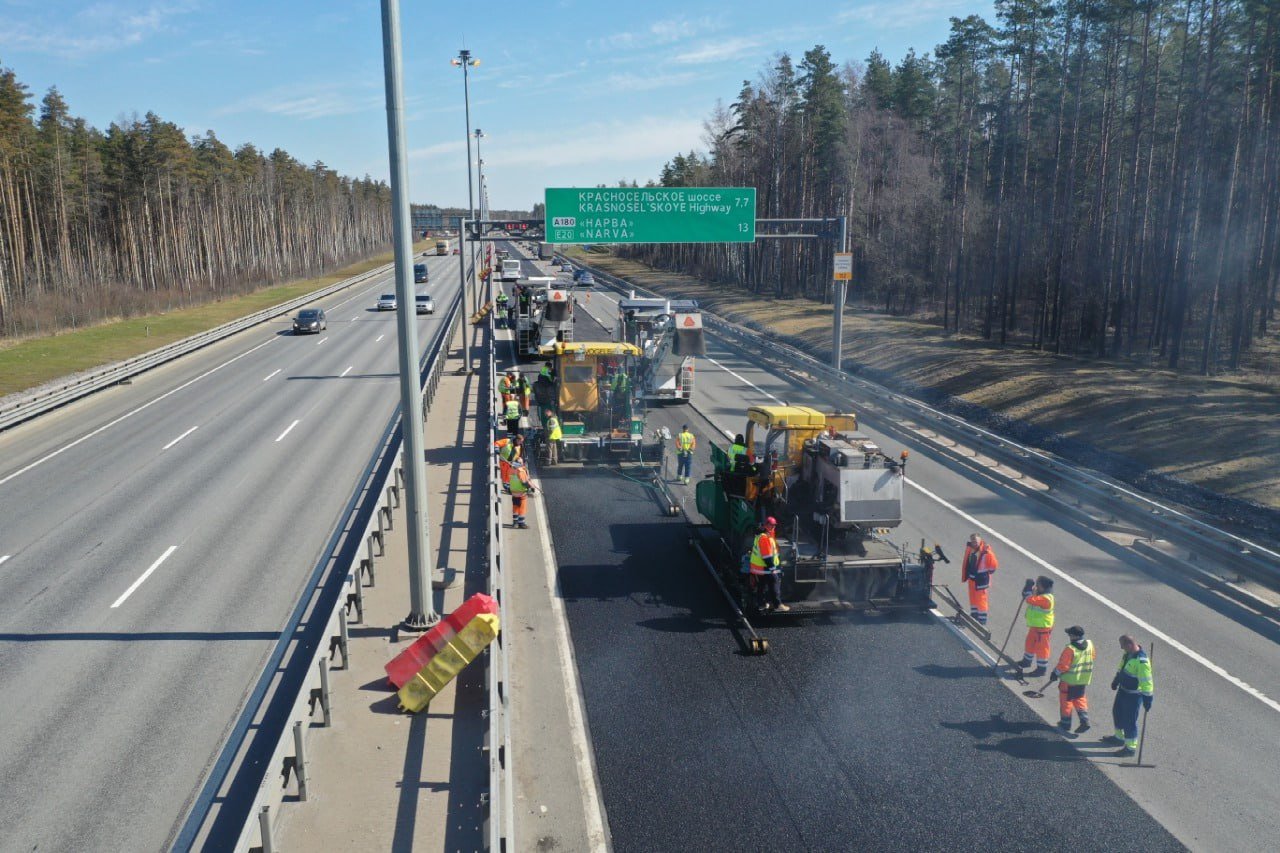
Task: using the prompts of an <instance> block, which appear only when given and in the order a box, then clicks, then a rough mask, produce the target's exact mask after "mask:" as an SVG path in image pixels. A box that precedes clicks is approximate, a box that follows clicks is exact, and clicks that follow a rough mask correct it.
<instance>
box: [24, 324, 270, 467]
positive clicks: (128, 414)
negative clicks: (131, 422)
mask: <svg viewBox="0 0 1280 853" xmlns="http://www.w3.org/2000/svg"><path fill="white" fill-rule="evenodd" d="M272 340H274V338H272V339H271V340H266V341H263V342H262V343H260V344H258V345H257V346H256V347H254V348H253V349H249V350H245V351H244V352H242V353H240V354H239V355H238V356H236V357H235V358H229V359H227V360H226V361H224V362H222V364H219V365H218V366H217V367H213V368H210V369H209V370H206V371H205V372H204V373H201V374H200V375H199V376H197V377H195V378H194V379H188V380H187V381H186V382H183V383H182V384H181V385H179V386H178V387H177V388H174V389H172V390H170V391H166V392H164V393H163V394H161V395H160V396H159V397H156V398H155V399H154V400H149V401H147V402H146V403H143V404H142V405H141V406H139V407H138V408H136V409H134V410H132V411H129V412H125V413H124V414H123V415H121V416H120V417H118V418H116V419H115V420H114V421H109V422H107V423H105V424H103V425H102V426H100V427H98V428H97V429H95V430H94V431H93V432H90V433H86V434H84V435H82V436H80V437H79V438H77V439H76V440H75V441H73V442H71V443H70V444H64V445H63V446H62V447H59V448H58V449H57V450H55V451H53V452H52V453H47V454H45V455H44V456H41V457H40V458H39V459H37V460H36V461H34V462H32V463H30V464H28V465H26V466H24V467H22V468H19V469H18V470H17V471H14V472H13V473H12V474H10V475H9V476H7V477H5V478H4V479H0V486H3V485H4V484H5V483H7V482H9V481H10V480H12V479H13V478H14V477H17V476H18V475H19V474H25V473H27V472H28V471H30V470H31V469H32V468H34V467H36V466H37V465H42V464H44V463H45V462H48V461H49V460H50V459H52V458H53V457H55V456H58V455H60V454H62V453H64V452H66V451H68V450H70V449H71V448H73V447H75V446H76V445H77V444H80V443H81V442H84V441H88V440H89V439H91V438H93V437H94V436H95V435H97V434H98V433H100V432H103V431H105V430H107V429H110V428H111V427H113V426H115V425H116V424H118V423H120V422H121V421H123V420H125V419H126V418H131V417H133V416H134V415H136V414H137V413H138V412H141V411H142V410H143V409H147V408H150V407H151V406H154V405H155V404H156V403H159V402H160V401H161V400H163V399H164V398H165V397H168V396H169V395H170V394H177V393H178V392H179V391H181V390H182V389H183V388H186V387H188V386H189V385H194V384H195V383H197V382H199V381H200V380H201V379H204V378H205V377H206V376H208V375H209V374H211V373H214V372H216V371H219V370H221V369H222V368H224V367H226V366H227V365H228V364H231V363H232V362H233V361H239V360H240V359H242V358H244V357H245V356H246V355H248V354H249V353H251V352H254V351H256V350H260V349H262V348H263V347H265V346H266V345H267V344H269V343H271V342H272Z"/></svg>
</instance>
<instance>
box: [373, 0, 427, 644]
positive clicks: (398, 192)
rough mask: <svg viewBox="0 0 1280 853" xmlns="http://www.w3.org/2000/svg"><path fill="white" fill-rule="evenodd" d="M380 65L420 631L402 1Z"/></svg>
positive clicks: (418, 438)
mask: <svg viewBox="0 0 1280 853" xmlns="http://www.w3.org/2000/svg"><path fill="white" fill-rule="evenodd" d="M382 62H383V70H384V72H385V75H386V88H387V149H388V153H389V156H390V161H391V214H392V215H391V224H392V237H393V242H394V250H395V276H396V331H397V333H398V334H397V335H396V339H397V343H398V350H399V356H400V430H401V433H402V434H403V437H404V479H405V512H406V514H407V516H408V533H409V536H408V539H409V615H408V616H406V617H405V620H404V623H403V625H404V627H405V628H406V629H407V630H411V631H423V630H426V629H427V628H429V627H431V626H432V625H434V624H435V623H436V622H438V621H440V616H439V614H437V613H436V611H435V607H434V606H433V604H432V599H431V583H430V580H431V576H430V569H429V568H428V560H427V557H428V555H429V554H430V552H431V538H430V535H429V534H428V532H427V523H428V522H427V471H426V459H425V457H424V456H423V449H424V441H423V431H422V421H423V418H424V416H425V414H426V413H425V412H424V411H423V408H422V386H421V385H420V384H419V377H418V316H417V302H416V300H415V299H414V290H413V279H412V278H411V275H412V271H413V233H412V232H411V231H410V225H409V192H408V189H409V188H408V185H407V184H408V175H409V168H408V162H407V159H406V156H405V150H406V145H405V136H404V124H403V121H402V118H403V114H404V87H403V85H402V80H401V62H400V2H399V0H382Z"/></svg>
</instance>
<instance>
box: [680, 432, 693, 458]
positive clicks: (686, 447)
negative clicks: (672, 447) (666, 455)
mask: <svg viewBox="0 0 1280 853" xmlns="http://www.w3.org/2000/svg"><path fill="white" fill-rule="evenodd" d="M697 443H698V442H697V440H696V439H695V438H694V437H693V433H691V432H689V431H688V430H685V431H684V432H682V433H680V434H679V435H678V436H676V449H677V450H678V451H679V452H680V455H681V456H688V455H689V454H690V453H692V452H693V448H694V446H695V445H696V444H697Z"/></svg>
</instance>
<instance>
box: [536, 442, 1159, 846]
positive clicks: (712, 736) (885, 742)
mask: <svg viewBox="0 0 1280 853" xmlns="http://www.w3.org/2000/svg"><path fill="white" fill-rule="evenodd" d="M541 476H542V481H543V484H544V494H545V499H544V502H545V505H546V507H547V510H548V515H549V519H550V523H551V531H552V536H553V539H554V544H555V552H556V557H557V560H558V562H559V572H560V584H561V588H562V591H563V595H564V597H565V601H566V609H567V612H568V618H569V625H570V630H571V633H572V637H573V643H574V653H575V657H576V661H577V665H578V668H579V673H580V677H581V682H582V689H583V693H584V696H585V701H586V711H587V723H588V727H589V730H590V735H591V738H592V741H593V747H594V753H595V760H596V764H597V767H598V770H599V778H600V784H601V788H602V790H603V796H604V807H605V811H606V814H607V818H608V823H609V829H610V832H611V835H612V840H613V845H614V848H615V849H616V850H619V851H665V850H760V851H763V850H854V849H859V850H863V849H866V850H920V849H986V850H1002V851H1003V850H1090V849H1106V850H1109V851H1121V850H1135V851H1137V850H1143V851H1153V850H1177V849H1182V847H1181V845H1180V844H1179V843H1178V842H1177V841H1176V840H1175V839H1174V838H1173V837H1172V836H1170V835H1169V834H1168V833H1167V832H1166V831H1165V830H1164V829H1163V828H1162V827H1161V826H1160V825H1159V824H1158V823H1157V822H1156V821H1155V820H1153V819H1152V818H1151V817H1150V816H1149V815H1147V814H1146V812H1144V811H1143V810H1142V809H1141V808H1139V807H1138V806H1137V805H1136V804H1135V803H1134V802H1133V801H1132V800H1131V799H1130V798H1129V797H1128V796H1127V795H1126V794H1125V793H1124V792H1122V791H1121V790H1120V789H1119V788H1117V787H1116V786H1115V785H1113V784H1112V783H1111V782H1110V781H1109V780H1108V779H1107V778H1106V777H1105V776H1104V775H1103V774H1102V772H1101V771H1099V770H1098V769H1097V768H1096V767H1094V766H1092V765H1091V764H1090V763H1089V762H1088V761H1086V760H1084V758H1083V756H1082V753H1081V752H1080V751H1077V749H1076V748H1075V747H1074V746H1072V745H1069V744H1068V743H1066V742H1065V741H1064V740H1063V739H1062V738H1061V737H1060V736H1059V735H1058V734H1057V733H1056V732H1055V731H1054V730H1052V729H1051V727H1049V726H1046V725H1045V724H1044V723H1043V722H1042V721H1041V720H1040V719H1039V718H1038V717H1036V716H1034V715H1033V714H1032V713H1031V711H1030V710H1029V709H1028V708H1027V707H1026V706H1025V705H1024V704H1023V703H1022V702H1020V701H1019V700H1018V698H1017V697H1016V696H1015V695H1013V694H1012V693H1011V692H1010V691H1008V690H1007V689H1005V688H1004V687H1003V686H1001V685H999V684H997V683H996V681H995V679H994V677H993V676H992V675H991V674H990V673H989V671H988V670H987V669H986V668H985V667H983V666H981V665H980V664H978V663H977V662H975V660H974V659H973V658H972V657H971V656H970V655H969V654H968V653H967V652H966V651H965V650H964V648H963V646H962V645H961V644H960V642H959V641H958V640H957V639H956V638H955V637H954V636H953V635H952V634H951V633H950V632H949V631H948V630H947V629H946V627H945V626H943V625H941V624H940V623H939V622H938V621H937V620H936V619H935V618H933V617H932V616H928V615H896V616H894V615H881V614H868V615H863V616H853V617H844V616H841V617H833V618H818V619H808V620H803V621H785V622H784V621H778V622H775V623H773V624H768V625H765V626H764V628H763V630H762V633H764V634H765V635H766V636H767V637H768V639H769V641H770V645H771V650H770V653H769V654H768V655H766V656H764V657H750V656H747V655H744V654H743V653H742V651H741V647H740V644H739V643H738V642H737V640H736V639H735V637H734V634H733V632H732V631H731V630H730V627H729V624H728V618H727V617H728V610H727V607H726V605H725V603H724V600H723V598H722V596H721V595H720V593H719V591H718V590H717V589H716V587H715V586H714V584H713V583H712V581H711V579H710V578H709V577H708V576H707V574H706V571H705V569H704V568H703V567H702V565H701V563H700V561H699V560H698V558H697V556H696V554H694V553H693V552H692V551H691V550H690V549H689V547H688V545H687V540H688V536H687V533H686V530H685V527H684V522H683V521H682V520H679V519H671V518H665V517H663V516H661V515H660V514H659V511H658V506H657V503H656V502H655V501H654V500H653V498H652V496H651V494H650V493H649V490H648V488H647V487H646V486H644V485H642V484H640V483H638V482H636V481H633V480H628V479H626V478H624V477H623V476H620V475H619V474H618V473H616V472H614V471H610V470H609V469H607V468H603V467H598V468H592V467H577V466H561V467H557V468H551V469H545V470H543V471H542V472H541ZM1092 698H1093V700H1094V704H1095V706H1096V710H1095V718H1096V720H1097V725H1096V727H1095V729H1094V731H1093V732H1091V733H1090V735H1089V737H1088V740H1087V742H1085V745H1084V746H1083V749H1084V750H1090V751H1092V750H1101V749H1104V748H1103V747H1102V746H1100V745H1098V744H1097V742H1096V739H1095V738H1094V737H1093V736H1094V735H1098V734H1106V733H1107V729H1108V726H1109V722H1110V720H1109V716H1110V714H1109V708H1110V699H1111V694H1110V693H1109V692H1108V691H1107V689H1106V685H1105V683H1103V684H1101V685H1098V686H1096V687H1095V688H1094V690H1093V693H1092ZM1046 701H1050V700H1046ZM1108 749H1109V748H1108ZM1133 772H1149V771H1144V770H1141V769H1134V771H1133Z"/></svg>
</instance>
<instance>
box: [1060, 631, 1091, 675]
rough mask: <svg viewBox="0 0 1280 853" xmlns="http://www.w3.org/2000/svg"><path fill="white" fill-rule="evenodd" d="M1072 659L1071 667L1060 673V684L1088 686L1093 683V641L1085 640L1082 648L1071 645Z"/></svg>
mask: <svg viewBox="0 0 1280 853" xmlns="http://www.w3.org/2000/svg"><path fill="white" fill-rule="evenodd" d="M1071 651H1072V653H1073V654H1074V657H1073V658H1072V659H1071V666H1070V667H1068V668H1067V671H1066V672H1064V673H1062V683H1063V684H1070V685H1073V686H1074V685H1079V684H1088V683H1089V682H1090V681H1093V659H1094V657H1095V653H1094V649H1093V640H1085V641H1084V648H1083V649H1082V648H1080V647H1079V646H1077V645H1075V644H1074V643H1072V644H1071Z"/></svg>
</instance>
